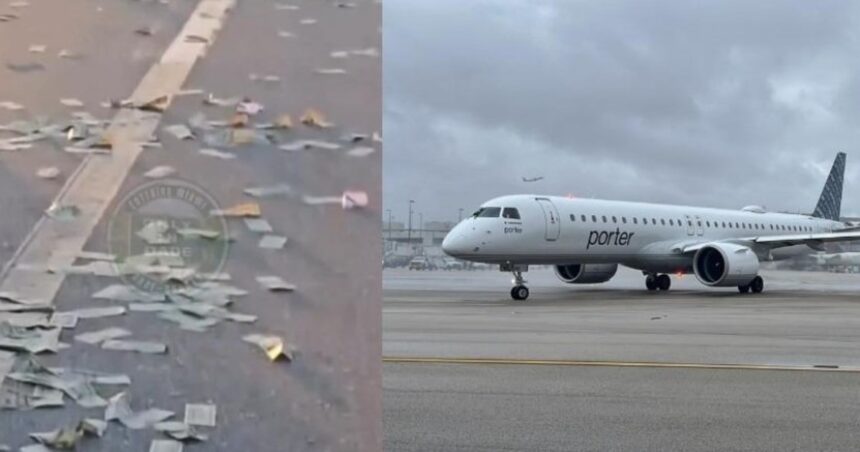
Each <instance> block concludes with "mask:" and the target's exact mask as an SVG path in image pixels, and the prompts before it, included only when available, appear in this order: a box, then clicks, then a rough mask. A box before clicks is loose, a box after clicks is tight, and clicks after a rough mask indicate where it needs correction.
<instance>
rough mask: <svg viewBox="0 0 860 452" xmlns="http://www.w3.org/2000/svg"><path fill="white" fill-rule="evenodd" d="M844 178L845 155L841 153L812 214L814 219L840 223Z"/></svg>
mask: <svg viewBox="0 0 860 452" xmlns="http://www.w3.org/2000/svg"><path fill="white" fill-rule="evenodd" d="M844 178H845V153H844V152H840V153H838V154H836V160H834V161H833V167H832V168H830V175H829V176H827V182H826V183H825V184H824V189H823V190H821V196H820V197H819V198H818V204H817V205H816V206H815V211H814V212H812V216H813V217H818V218H826V219H828V220H833V221H839V213H840V210H841V207H840V206H842V180H843V179H844Z"/></svg>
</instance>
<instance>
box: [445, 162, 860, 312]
mask: <svg viewBox="0 0 860 452" xmlns="http://www.w3.org/2000/svg"><path fill="white" fill-rule="evenodd" d="M844 173H845V153H842V152H840V153H838V154H837V155H836V160H835V161H834V162H833V167H832V168H831V169H830V175H829V176H828V178H827V182H826V183H825V185H824V189H823V190H822V192H821V197H820V198H819V199H818V204H817V205H816V207H815V211H814V212H813V213H812V215H794V214H785V213H773V212H766V211H765V210H764V209H763V208H761V207H759V206H747V207H744V208H743V209H741V210H727V209H711V208H704V207H688V206H674V205H666V204H649V203H640V202H623V201H606V200H597V199H574V198H564V197H558V196H539V195H512V196H503V197H500V198H495V199H492V200H490V201H487V202H485V203H484V204H483V205H482V206H481V208H480V209H478V211H477V212H475V213H474V214H473V215H472V216H471V217H469V218H466V219H465V220H463V221H461V222H460V223H459V224H458V225H456V226H455V227H454V228H453V229H452V230H451V231H450V232H449V233H448V235H447V236H446V237H445V240H444V241H443V242H442V249H443V251H444V252H445V253H447V254H448V255H450V256H453V257H456V258H458V259H464V260H469V261H475V262H484V263H489V264H498V265H499V266H500V269H501V271H510V272H512V273H513V275H514V280H513V284H514V287H513V288H512V289H511V297H513V298H514V299H515V300H525V299H526V298H528V296H529V289H528V288H527V287H526V286H525V282H526V281H525V279H523V275H522V274H523V272H526V271H528V266H529V265H553V266H554V267H555V272H556V274H557V275H558V277H559V278H560V279H561V280H562V281H564V282H566V283H569V284H592V283H602V282H606V281H608V280H609V279H611V278H612V277H613V276H614V275H615V272H616V270H617V269H618V265H624V266H627V267H631V268H634V269H638V270H641V271H642V272H643V274H644V275H646V277H645V286H646V287H647V288H648V290H668V289H669V286H670V285H671V280H670V278H669V276H668V274H669V273H677V274H683V273H694V274H695V275H696V279H698V280H699V281H700V282H701V283H702V284H704V285H706V286H712V287H737V288H738V290H739V291H740V292H741V293H747V292H753V293H759V292H761V291H762V290H763V289H764V281H763V280H762V277H761V276H759V274H758V270H759V262H761V261H770V260H776V259H782V258H788V257H792V256H796V255H799V254H808V253H809V252H810V248H811V249H813V250H816V251H822V246H821V245H822V244H823V243H825V242H839V241H849V240H860V231H858V230H857V229H856V228H851V229H850V230H844V229H848V225H846V224H845V223H843V222H840V221H839V213H840V209H841V204H842V180H843V177H844Z"/></svg>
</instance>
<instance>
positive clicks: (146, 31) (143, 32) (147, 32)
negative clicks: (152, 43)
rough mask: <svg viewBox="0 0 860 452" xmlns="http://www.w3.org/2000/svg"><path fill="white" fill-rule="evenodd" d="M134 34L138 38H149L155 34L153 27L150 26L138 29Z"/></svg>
mask: <svg viewBox="0 0 860 452" xmlns="http://www.w3.org/2000/svg"><path fill="white" fill-rule="evenodd" d="M134 33H135V34H137V35H140V36H147V37H149V36H152V35H154V34H155V27H152V26H145V27H140V28H138V29H136V30H134Z"/></svg>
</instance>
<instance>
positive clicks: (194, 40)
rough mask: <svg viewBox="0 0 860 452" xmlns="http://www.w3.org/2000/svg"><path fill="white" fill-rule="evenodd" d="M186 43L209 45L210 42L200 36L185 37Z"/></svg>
mask: <svg viewBox="0 0 860 452" xmlns="http://www.w3.org/2000/svg"><path fill="white" fill-rule="evenodd" d="M185 42H191V43H199V44H208V43H209V40H208V39H206V38H205V37H203V36H199V35H185Z"/></svg>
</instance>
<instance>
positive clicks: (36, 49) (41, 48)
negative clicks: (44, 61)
mask: <svg viewBox="0 0 860 452" xmlns="http://www.w3.org/2000/svg"><path fill="white" fill-rule="evenodd" d="M45 50H48V46H45V45H42V44H32V45H31V46H30V47H28V48H27V51H28V52H31V53H45Z"/></svg>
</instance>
